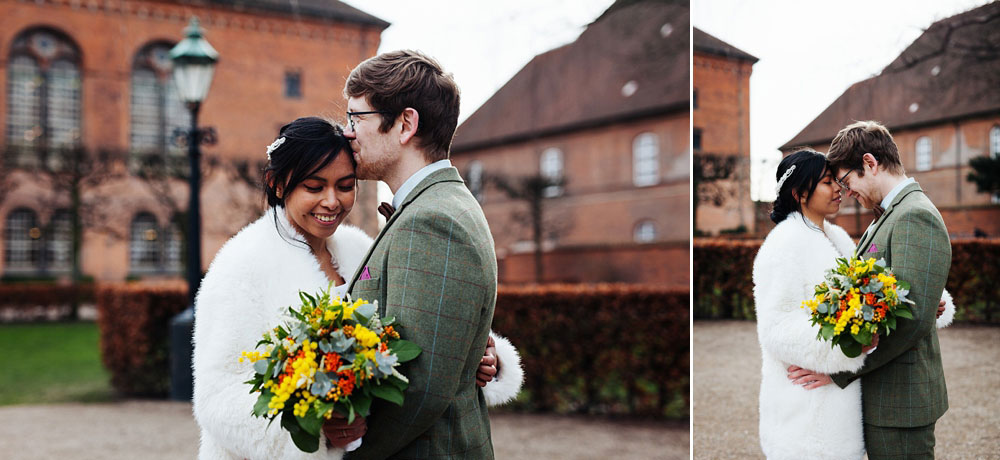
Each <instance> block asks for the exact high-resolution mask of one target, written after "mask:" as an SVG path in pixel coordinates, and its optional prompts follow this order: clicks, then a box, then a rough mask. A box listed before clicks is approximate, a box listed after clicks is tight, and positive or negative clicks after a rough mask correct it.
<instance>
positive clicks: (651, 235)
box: [632, 220, 656, 243]
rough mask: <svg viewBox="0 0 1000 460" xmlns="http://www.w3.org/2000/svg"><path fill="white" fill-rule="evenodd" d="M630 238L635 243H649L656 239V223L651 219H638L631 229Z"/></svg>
mask: <svg viewBox="0 0 1000 460" xmlns="http://www.w3.org/2000/svg"><path fill="white" fill-rule="evenodd" d="M632 239H633V240H635V242H636V243H650V242H653V241H655V240H656V223H655V222H653V221H651V220H640V221H639V222H638V223H637V224H635V228H634V229H633V230H632Z"/></svg>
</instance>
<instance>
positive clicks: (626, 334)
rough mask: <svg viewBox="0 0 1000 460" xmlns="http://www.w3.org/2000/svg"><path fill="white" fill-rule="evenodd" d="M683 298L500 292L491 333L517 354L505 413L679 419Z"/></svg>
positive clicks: (547, 289)
mask: <svg viewBox="0 0 1000 460" xmlns="http://www.w3.org/2000/svg"><path fill="white" fill-rule="evenodd" d="M688 304H689V294H688V291H686V290H684V291H681V290H666V289H662V288H651V287H642V286H635V285H625V284H607V285H540V286H532V287H509V286H501V287H500V290H499V292H498V295H497V307H496V313H495V315H494V317H493V329H494V330H496V331H497V332H499V333H500V334H502V335H505V336H507V337H509V338H510V339H511V342H512V343H513V344H514V345H515V346H516V347H517V348H518V351H519V352H520V355H521V361H522V366H523V367H524V371H525V383H524V390H523V391H522V394H521V398H519V400H518V402H517V403H516V404H514V405H513V407H514V408H518V409H527V410H538V411H554V412H581V413H604V414H634V415H650V416H655V417H665V416H666V417H686V416H687V415H688V412H689V404H688V403H689V401H688V399H687V398H688V385H689V378H688V375H689V373H688V369H689V363H688V357H689V354H688V350H689V316H688V315H689V311H688Z"/></svg>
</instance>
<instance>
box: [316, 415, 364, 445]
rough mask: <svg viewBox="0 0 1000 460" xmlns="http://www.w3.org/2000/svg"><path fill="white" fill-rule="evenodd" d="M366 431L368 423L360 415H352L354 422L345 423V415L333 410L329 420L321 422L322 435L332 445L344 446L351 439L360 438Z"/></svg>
mask: <svg viewBox="0 0 1000 460" xmlns="http://www.w3.org/2000/svg"><path fill="white" fill-rule="evenodd" d="M367 431H368V424H366V423H365V418H364V417H362V416H360V415H355V416H354V423H347V417H344V416H343V415H342V414H340V413H339V412H336V411H334V413H333V416H331V417H330V419H329V420H327V421H325V422H323V436H326V439H327V440H328V441H329V443H330V445H332V446H334V447H340V448H344V447H346V446H347V445H348V444H350V443H351V441H354V440H356V439H360V438H361V437H362V436H364V435H365V433H366V432H367Z"/></svg>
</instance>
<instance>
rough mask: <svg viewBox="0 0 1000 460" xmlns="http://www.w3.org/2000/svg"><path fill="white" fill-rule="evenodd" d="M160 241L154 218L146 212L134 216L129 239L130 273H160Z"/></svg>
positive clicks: (161, 237) (160, 237)
mask: <svg viewBox="0 0 1000 460" xmlns="http://www.w3.org/2000/svg"><path fill="white" fill-rule="evenodd" d="M162 240H163V236H162V235H160V226H159V224H158V223H157V222H156V217H155V216H153V215H152V214H150V213H148V212H141V213H139V214H136V216H135V218H134V219H132V228H131V232H130V238H129V263H130V268H131V271H132V272H155V271H160V268H161V264H162V260H163V258H162V249H161V248H162Z"/></svg>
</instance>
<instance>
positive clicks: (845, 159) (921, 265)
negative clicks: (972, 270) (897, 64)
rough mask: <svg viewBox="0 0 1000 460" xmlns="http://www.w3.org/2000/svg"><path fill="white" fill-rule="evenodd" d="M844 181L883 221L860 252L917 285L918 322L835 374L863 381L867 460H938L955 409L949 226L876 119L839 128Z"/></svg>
mask: <svg viewBox="0 0 1000 460" xmlns="http://www.w3.org/2000/svg"><path fill="white" fill-rule="evenodd" d="M827 158H828V159H829V161H830V168H831V170H832V171H833V173H834V174H835V176H834V177H836V178H837V182H838V183H839V184H840V185H841V186H842V187H843V188H844V189H845V190H847V193H848V194H849V195H850V196H852V197H854V198H855V199H856V200H858V202H859V203H861V205H862V206H863V207H865V208H866V209H873V210H875V211H876V214H877V213H878V211H879V210H884V212H882V214H881V216H879V217H877V218H876V220H875V222H873V223H872V224H871V225H870V226H869V227H868V230H866V231H865V233H864V235H862V237H861V241H860V243H859V244H858V246H857V253H858V255H859V256H861V257H863V258H866V259H867V258H875V259H876V260H877V259H885V261H886V263H887V264H888V266H889V267H891V268H892V269H893V271H894V272H895V275H896V277H897V278H898V279H900V280H903V281H906V282H908V283H910V288H911V290H910V294H909V298H910V299H911V300H913V301H914V302H915V303H916V304H915V305H913V306H912V307H911V310H912V311H913V319H912V320H909V319H904V318H899V319H898V320H897V323H896V325H897V328H896V330H894V331H893V332H892V334H891V335H888V336H886V337H883V338H881V340H880V341H879V342H878V346H877V347H875V348H874V350H873V351H871V353H870V354H869V355H868V357H867V358H866V359H865V365H864V367H863V368H862V369H861V370H860V371H858V372H854V373H849V372H845V373H839V374H834V375H831V376H830V378H832V380H833V382H834V383H836V384H837V385H838V386H840V387H841V388H844V387H846V386H847V385H848V384H849V383H851V382H852V381H854V380H855V379H858V378H860V379H861V393H862V404H863V410H864V433H865V449H866V450H867V451H868V458H869V459H871V460H879V459H886V458H906V459H913V458H934V424H935V423H936V421H937V419H938V418H940V417H941V416H942V415H943V414H944V413H945V411H946V410H948V393H947V390H946V388H945V382H944V371H943V370H942V368H941V348H940V345H939V344H938V336H937V329H936V327H935V319H936V314H937V310H938V308H937V307H938V304H939V302H938V301H939V299H941V291H942V290H943V289H944V285H945V281H946V280H947V278H948V270H949V268H950V267H951V242H950V240H949V239H948V231H947V229H945V225H944V221H943V220H942V219H941V214H940V213H939V212H938V210H937V208H936V207H934V204H933V203H931V201H930V200H929V199H928V198H927V195H925V194H924V192H923V190H922V189H921V188H920V185H918V184H917V183H916V181H915V180H913V178H909V177H907V176H906V172H905V171H904V170H903V165H902V163H900V160H899V151H898V149H897V148H896V144H895V142H893V139H892V135H891V134H889V130H888V129H886V128H885V127H884V126H882V125H881V124H879V123H877V122H874V121H861V122H856V123H854V124H852V125H850V126H847V127H846V128H844V129H842V130H840V132H839V133H837V136H836V137H835V138H834V139H833V142H832V143H831V144H830V152H829V154H828V155H827Z"/></svg>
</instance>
